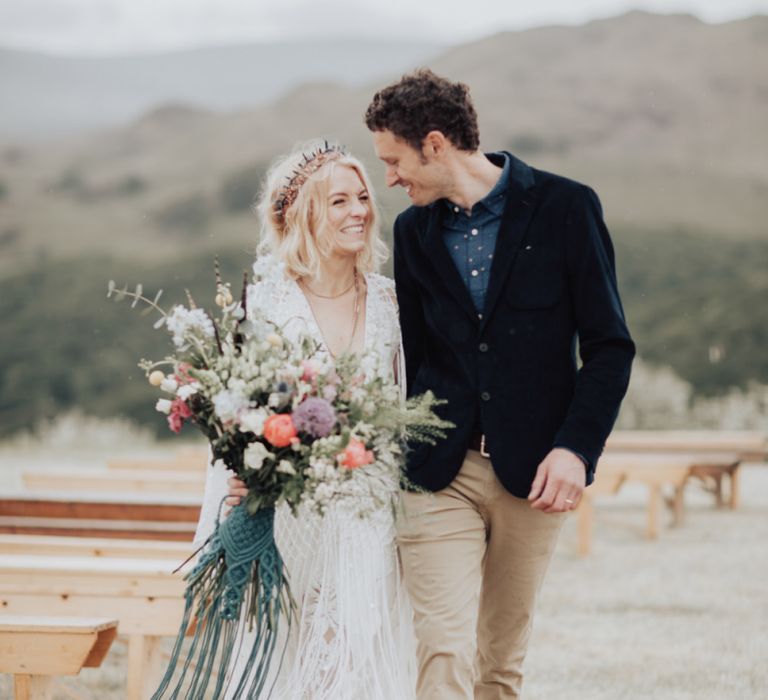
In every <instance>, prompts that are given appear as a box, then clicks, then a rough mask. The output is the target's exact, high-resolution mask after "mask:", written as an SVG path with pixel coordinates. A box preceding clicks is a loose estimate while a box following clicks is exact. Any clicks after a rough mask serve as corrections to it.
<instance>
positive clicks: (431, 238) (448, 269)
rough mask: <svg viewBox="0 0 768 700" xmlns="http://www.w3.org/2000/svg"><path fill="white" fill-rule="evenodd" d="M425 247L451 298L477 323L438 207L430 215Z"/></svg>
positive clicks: (472, 305)
mask: <svg viewBox="0 0 768 700" xmlns="http://www.w3.org/2000/svg"><path fill="white" fill-rule="evenodd" d="M423 247H424V252H425V253H426V255H427V257H428V259H429V261H430V263H431V264H432V267H433V268H434V270H435V272H436V273H437V275H438V276H439V277H440V279H441V280H442V281H443V284H445V286H446V287H447V288H448V291H449V292H450V294H451V296H452V297H453V298H454V299H455V300H456V302H457V303H458V304H459V306H461V308H462V309H464V311H466V312H467V313H468V314H469V315H470V316H471V317H472V319H473V320H474V321H475V322H477V320H478V319H477V310H476V309H475V305H474V303H473V302H472V297H471V296H470V295H469V290H468V289H467V285H466V284H465V283H464V280H463V279H462V278H461V275H460V274H459V271H458V270H457V269H456V264H455V263H454V262H453V258H451V254H450V253H449V252H448V248H446V246H445V241H444V240H443V235H442V228H441V226H440V213H439V209H438V206H433V207H432V211H431V212H430V214H429V225H428V228H427V232H426V235H425V236H424V243H423Z"/></svg>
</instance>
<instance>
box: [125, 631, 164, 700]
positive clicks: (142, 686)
mask: <svg viewBox="0 0 768 700" xmlns="http://www.w3.org/2000/svg"><path fill="white" fill-rule="evenodd" d="M161 639H162V638H161V637H151V636H144V635H141V634H132V635H131V636H130V637H129V638H128V687H127V692H126V699H127V700H148V698H151V697H152V693H154V692H155V690H157V686H158V684H159V682H160V641H161Z"/></svg>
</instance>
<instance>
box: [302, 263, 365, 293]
mask: <svg viewBox="0 0 768 700" xmlns="http://www.w3.org/2000/svg"><path fill="white" fill-rule="evenodd" d="M301 284H302V285H303V286H304V289H306V290H307V291H308V292H309V293H310V294H311V295H312V296H313V297H319V298H320V299H338V298H339V297H343V296H344V295H345V294H346V293H347V292H348V291H349V290H350V289H352V287H354V286H355V285H356V284H357V268H355V274H354V276H353V277H352V284H350V285H349V287H347V288H346V289H345V290H344V291H343V292H339V293H338V294H330V295H328V294H318V293H317V292H315V291H313V290H312V289H311V288H310V286H309V285H308V284H307V283H306V282H305V281H304V280H302V281H301Z"/></svg>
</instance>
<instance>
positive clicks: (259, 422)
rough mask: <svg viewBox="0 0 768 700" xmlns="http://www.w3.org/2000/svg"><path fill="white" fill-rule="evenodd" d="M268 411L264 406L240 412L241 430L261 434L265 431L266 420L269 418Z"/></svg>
mask: <svg viewBox="0 0 768 700" xmlns="http://www.w3.org/2000/svg"><path fill="white" fill-rule="evenodd" d="M267 415H268V414H267V412H266V411H265V410H264V409H263V408H258V409H255V410H249V411H243V412H242V413H241V414H240V431H241V432H243V433H248V432H251V433H256V435H261V434H262V433H263V432H264V421H265V420H267Z"/></svg>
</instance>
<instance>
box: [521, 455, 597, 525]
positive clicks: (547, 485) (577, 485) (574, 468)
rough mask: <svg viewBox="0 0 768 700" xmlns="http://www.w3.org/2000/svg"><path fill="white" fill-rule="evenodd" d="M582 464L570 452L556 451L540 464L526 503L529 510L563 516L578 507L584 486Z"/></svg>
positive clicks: (585, 476) (584, 477)
mask: <svg viewBox="0 0 768 700" xmlns="http://www.w3.org/2000/svg"><path fill="white" fill-rule="evenodd" d="M586 481H587V475H586V470H585V467H584V462H582V461H581V459H579V458H578V457H577V456H576V455H575V454H574V453H573V452H571V451H570V450H566V449H564V448H562V447H555V448H554V449H553V450H552V451H551V452H550V453H549V454H548V455H547V456H546V457H545V458H544V461H543V462H542V463H541V464H539V468H538V469H537V470H536V478H535V479H534V480H533V485H532V486H531V492H530V493H529V494H528V500H529V501H530V502H531V508H536V509H537V510H542V511H544V512H545V513H564V512H566V511H569V510H573V509H574V508H576V506H578V505H579V501H580V500H581V494H582V492H583V491H584V487H585V486H586Z"/></svg>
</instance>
